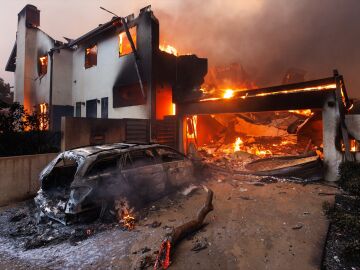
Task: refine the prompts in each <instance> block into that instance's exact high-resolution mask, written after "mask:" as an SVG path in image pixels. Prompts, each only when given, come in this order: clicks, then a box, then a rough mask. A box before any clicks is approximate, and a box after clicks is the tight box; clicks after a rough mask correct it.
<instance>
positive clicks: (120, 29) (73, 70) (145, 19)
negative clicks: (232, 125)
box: [6, 5, 207, 139]
mask: <svg viewBox="0 0 360 270" xmlns="http://www.w3.org/2000/svg"><path fill="white" fill-rule="evenodd" d="M124 24H126V27H127V28H128V30H129V31H128V33H130V35H131V39H132V41H133V45H134V49H135V52H134V51H133V48H132V46H131V40H130V39H129V38H128V35H127V32H126V31H125V30H126V28H125V25H124ZM39 27H40V10H38V9H37V7H35V6H33V5H27V6H25V7H24V8H23V9H22V10H21V11H20V13H19V14H18V29H17V33H16V41H15V44H14V47H13V49H12V52H11V54H10V57H9V60H8V62H7V65H6V70H7V71H11V72H14V75H15V90H14V92H15V97H14V100H15V101H17V102H19V103H21V104H23V105H24V107H25V109H27V110H29V111H31V110H33V109H38V110H40V111H41V112H48V113H49V116H50V123H49V125H50V129H52V130H54V131H58V130H60V127H61V117H63V116H74V117H82V118H102V119H106V118H112V119H125V118H126V119H129V118H132V119H145V120H147V123H148V125H147V126H148V127H151V128H150V129H148V130H149V131H148V132H149V133H150V134H151V135H150V136H151V138H153V139H154V138H156V134H155V133H156V132H155V128H154V127H155V125H156V123H157V121H162V120H164V118H166V119H168V118H170V119H171V117H168V118H167V116H171V115H174V111H175V106H174V102H175V101H176V99H183V98H185V97H186V96H192V95H198V90H199V89H200V85H201V84H202V82H203V77H204V76H205V74H206V73H207V59H202V58H198V57H196V56H195V55H184V56H175V55H172V54H170V53H167V52H164V51H161V50H160V49H159V21H158V20H157V18H156V17H155V16H154V14H153V12H152V11H151V9H150V6H148V7H145V8H143V9H141V10H140V14H139V16H138V17H136V18H135V16H134V15H133V14H131V15H129V16H127V17H126V18H119V17H113V18H112V19H111V20H110V21H108V22H106V23H104V24H101V25H99V26H98V27H97V28H95V29H93V30H91V31H89V32H88V33H86V34H84V35H82V36H80V37H78V38H76V39H67V38H66V41H67V42H61V41H57V40H55V39H53V38H52V37H50V36H49V35H48V34H46V33H45V32H43V31H42V30H41V29H40V28H39ZM165 122H166V121H165ZM168 122H169V121H168ZM170 122H171V120H170ZM175 122H176V121H175Z"/></svg>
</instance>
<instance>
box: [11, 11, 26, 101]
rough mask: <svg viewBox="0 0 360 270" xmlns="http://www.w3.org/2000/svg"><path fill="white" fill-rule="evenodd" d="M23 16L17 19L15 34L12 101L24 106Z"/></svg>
mask: <svg viewBox="0 0 360 270" xmlns="http://www.w3.org/2000/svg"><path fill="white" fill-rule="evenodd" d="M25 33H26V27H25V16H21V17H19V21H18V29H17V32H16V70H15V74H14V75H15V87H14V100H15V101H16V102H19V103H21V104H24V75H25Z"/></svg>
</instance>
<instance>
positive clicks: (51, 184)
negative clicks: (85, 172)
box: [42, 158, 78, 190]
mask: <svg viewBox="0 0 360 270" xmlns="http://www.w3.org/2000/svg"><path fill="white" fill-rule="evenodd" d="M77 167H78V164H77V163H76V161H75V160H74V159H69V158H62V159H60V160H59V161H58V163H57V164H56V165H55V167H54V168H53V169H52V171H51V172H50V174H49V175H48V176H47V177H46V179H44V180H43V182H42V188H43V189H44V190H49V189H57V188H68V187H70V184H71V182H72V181H73V180H74V177H75V173H76V170H77Z"/></svg>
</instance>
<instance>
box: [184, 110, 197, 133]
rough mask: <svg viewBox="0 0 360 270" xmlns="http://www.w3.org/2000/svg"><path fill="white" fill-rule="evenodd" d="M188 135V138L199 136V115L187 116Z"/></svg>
mask: <svg viewBox="0 0 360 270" xmlns="http://www.w3.org/2000/svg"><path fill="white" fill-rule="evenodd" d="M186 122H187V125H186V137H187V138H188V139H195V138H197V115H194V116H190V117H187V118H186Z"/></svg>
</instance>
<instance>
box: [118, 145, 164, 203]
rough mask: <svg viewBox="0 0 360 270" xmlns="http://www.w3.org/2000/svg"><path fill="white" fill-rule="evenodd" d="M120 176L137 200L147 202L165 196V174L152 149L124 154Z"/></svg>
mask: <svg viewBox="0 0 360 270" xmlns="http://www.w3.org/2000/svg"><path fill="white" fill-rule="evenodd" d="M122 166H123V168H122V175H123V177H124V179H126V182H127V184H128V185H129V186H130V187H131V189H132V190H133V194H134V195H135V197H136V199H137V200H140V201H141V202H148V201H152V200H156V199H159V198H160V197H162V196H164V195H165V190H166V184H167V183H166V180H167V178H166V174H165V172H164V169H163V166H162V164H161V163H160V162H159V160H158V159H157V158H156V156H155V154H154V152H153V150H152V149H141V150H133V151H129V152H128V153H126V154H124V158H123V165H122Z"/></svg>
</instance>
